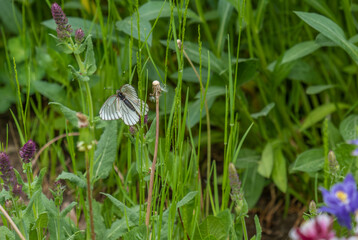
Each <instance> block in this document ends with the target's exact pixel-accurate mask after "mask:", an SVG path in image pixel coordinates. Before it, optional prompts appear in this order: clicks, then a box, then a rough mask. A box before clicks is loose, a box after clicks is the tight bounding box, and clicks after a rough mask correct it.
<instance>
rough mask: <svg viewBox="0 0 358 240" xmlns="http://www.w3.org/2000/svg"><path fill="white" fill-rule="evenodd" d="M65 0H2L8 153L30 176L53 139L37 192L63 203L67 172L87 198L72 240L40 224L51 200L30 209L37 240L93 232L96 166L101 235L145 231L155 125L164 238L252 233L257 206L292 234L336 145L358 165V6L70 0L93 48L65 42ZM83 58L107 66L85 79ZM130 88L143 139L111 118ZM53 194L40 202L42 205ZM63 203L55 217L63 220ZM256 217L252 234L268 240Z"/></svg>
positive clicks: (345, 165) (155, 230)
mask: <svg viewBox="0 0 358 240" xmlns="http://www.w3.org/2000/svg"><path fill="white" fill-rule="evenodd" d="M53 3H54V2H52V1H49V0H46V1H36V0H19V1H10V0H3V1H0V20H1V27H0V28H1V38H0V49H1V51H0V53H1V54H0V62H2V63H3V64H1V65H0V96H1V104H0V113H1V119H0V120H1V121H0V123H1V128H0V137H1V139H0V140H1V144H2V147H1V148H2V150H3V151H6V152H8V153H9V155H10V157H11V162H12V164H14V166H17V168H18V169H17V170H18V171H19V172H21V171H20V169H21V163H19V162H18V160H17V154H16V151H17V149H18V148H19V147H20V146H22V145H23V144H25V143H26V142H27V140H29V139H32V140H34V141H35V142H36V145H37V149H38V150H40V149H41V148H42V147H43V146H45V148H44V149H43V151H41V152H40V154H39V155H38V156H36V159H35V161H33V173H34V175H35V176H37V174H38V173H39V172H40V169H42V168H43V167H46V169H47V172H46V173H45V172H42V171H41V173H43V175H42V176H41V181H42V180H43V179H45V180H46V181H45V182H44V183H43V184H42V187H43V189H42V191H40V192H44V193H45V194H46V195H47V197H50V198H51V194H50V193H49V192H48V190H47V189H48V188H52V184H53V182H54V181H56V180H58V179H64V180H66V182H67V189H66V190H65V192H64V199H65V201H64V204H66V203H67V204H69V203H70V202H72V201H74V202H77V205H76V204H73V205H70V206H71V207H74V208H73V209H74V210H75V211H74V210H73V212H74V213H73V215H72V221H71V223H69V221H68V220H63V221H64V222H65V223H66V224H65V223H63V224H62V225H61V226H62V227H63V229H62V230H61V232H62V233H64V232H66V234H64V235H63V236H58V238H52V237H53V236H55V235H56V234H55V233H54V230H43V229H52V228H53V226H55V225H56V222H52V221H51V220H49V219H50V218H48V220H47V221H46V224H44V225H41V224H39V223H37V225H36V223H34V221H35V220H36V217H37V219H39V216H40V215H41V214H40V213H41V211H40V210H41V207H38V208H37V210H34V213H31V211H27V212H25V213H27V214H30V213H31V214H34V215H31V217H30V216H27V215H25V216H27V217H28V218H29V219H31V220H28V221H29V222H32V224H34V226H36V227H37V228H39V229H42V230H38V231H35V232H36V233H32V232H33V231H34V230H29V229H31V228H29V227H25V228H24V229H27V230H26V231H25V232H27V234H30V235H31V234H36V237H39V236H42V235H44V236H46V234H48V235H51V239H62V237H63V238H65V239H67V238H68V237H69V236H73V237H74V238H79V239H80V238H82V237H84V236H85V234H87V237H89V236H90V233H89V231H90V230H89V229H90V227H87V230H86V231H79V229H85V228H84V226H85V224H86V223H87V226H89V224H90V220H89V216H88V210H87V207H88V205H87V200H86V199H87V195H86V191H85V190H84V189H85V188H86V186H87V185H86V178H85V176H86V175H87V174H89V176H91V179H90V180H91V186H92V190H93V193H92V196H93V199H94V200H93V211H94V216H95V219H94V221H95V228H96V235H97V238H98V239H100V237H103V238H104V239H117V238H119V237H125V238H128V239H132V238H130V237H132V236H134V235H135V234H143V236H144V235H145V234H146V228H145V227H144V228H143V226H145V225H144V222H145V212H146V203H147V197H148V194H147V189H148V186H149V175H150V172H151V170H150V166H151V163H152V162H151V161H152V160H153V154H154V147H155V146H154V145H155V144H154V143H155V131H156V130H158V131H159V136H160V138H159V148H158V161H157V165H156V166H157V168H156V172H155V181H154V193H153V194H154V195H153V203H152V217H151V224H152V225H151V226H152V234H153V236H156V237H158V238H160V237H161V238H168V239H172V238H173V239H206V237H208V236H212V237H213V238H212V239H226V238H227V237H228V236H229V238H230V239H235V238H240V237H241V236H242V235H243V234H244V235H245V232H246V229H245V227H243V226H245V217H244V216H245V215H246V213H247V211H246V210H247V208H246V204H247V207H248V209H251V213H257V214H258V216H259V218H260V219H261V224H263V230H264V232H263V234H264V235H263V236H265V237H266V238H265V237H264V238H263V239H269V237H270V236H271V237H272V239H279V238H282V239H286V237H287V232H288V231H289V229H290V228H291V227H292V225H293V224H294V223H295V220H297V222H296V224H297V223H298V222H299V221H300V219H301V216H302V214H303V212H304V211H305V210H307V208H306V207H307V205H308V204H309V202H310V200H315V201H316V202H319V201H320V200H321V199H320V197H319V196H318V193H317V186H318V185H322V186H325V187H326V188H328V187H329V186H330V185H331V184H332V183H331V182H330V180H329V179H330V178H329V171H328V168H329V161H328V152H329V150H333V151H334V153H335V155H336V157H337V161H338V163H339V165H340V168H339V171H340V173H341V174H342V175H344V174H345V173H347V172H348V171H350V172H353V173H355V172H356V167H355V161H354V160H355V159H356V158H355V157H354V156H351V155H350V152H351V151H352V150H353V148H354V147H352V146H351V145H349V144H347V143H346V141H348V140H352V139H355V138H356V130H357V129H356V127H355V126H356V121H357V120H358V115H355V114H356V113H357V110H356V106H357V104H358V101H357V98H356V95H357V94H356V93H357V70H358V69H357V65H356V63H357V61H358V49H357V47H356V45H355V44H356V43H357V41H358V35H357V21H356V17H355V16H356V14H357V11H358V5H356V4H355V3H352V2H351V1H349V0H340V1H323V0H307V1H294V0H292V1H284V0H282V1H280V0H279V1H268V0H258V1H249V0H247V1H245V0H206V1H199V0H195V1H194V0H193V1H139V0H137V1H120V0H110V1H100V0H96V1H90V0H81V1H58V2H57V3H58V4H59V5H60V6H61V7H62V9H63V11H64V12H65V14H66V16H67V18H68V23H69V24H70V25H71V26H72V28H73V32H72V34H73V36H74V34H75V30H76V29H79V28H81V29H82V30H83V31H84V34H85V36H86V37H87V36H89V35H90V36H91V40H92V42H93V50H92V46H91V44H89V43H88V41H87V40H86V41H84V42H83V44H84V45H85V46H86V49H89V48H90V51H87V50H86V51H85V52H82V53H80V54H77V55H76V53H74V52H68V51H67V52H66V51H64V50H65V49H64V48H63V45H59V44H58V43H59V41H58V39H56V37H54V36H56V24H55V21H54V20H53V19H52V14H51V5H52V4H53ZM51 34H52V35H54V36H51ZM177 39H180V40H181V48H180V47H178V45H177ZM68 53H69V54H68ZM91 54H92V55H91ZM89 55H90V56H89ZM78 57H80V59H82V61H84V62H85V63H86V61H87V63H88V62H89V61H91V64H92V65H91V64H90V66H95V69H92V70H93V73H91V74H88V78H83V76H82V77H81V76H80V75H81V74H79V75H78V74H77V75H76V73H78V72H76V71H79V70H78V68H79V66H78V65H77V64H78V63H79V59H78ZM88 59H90V60H88ZM69 65H71V66H74V67H72V68H71V67H69ZM194 69H195V70H194ZM197 74H198V75H199V76H198V75H197ZM154 80H159V81H160V82H161V83H162V85H163V86H164V85H165V87H166V91H163V92H162V93H161V96H160V104H159V106H160V125H159V129H156V128H155V121H156V120H155V119H156V117H155V106H156V105H155V103H151V102H150V101H149V98H150V93H151V92H152V89H151V86H152V81H154ZM125 83H130V84H132V85H133V86H134V87H135V88H136V89H137V92H138V96H139V98H141V99H143V100H144V101H146V102H148V104H149V107H150V111H149V114H148V123H147V124H146V123H144V121H141V122H140V124H139V126H138V127H137V129H136V131H135V132H133V131H130V128H129V127H128V126H126V125H125V124H124V123H123V121H121V120H118V121H109V122H107V121H103V120H101V119H100V118H99V117H98V112H99V109H100V108H101V106H102V104H103V103H104V102H105V100H106V99H107V98H108V97H109V96H110V95H112V94H114V92H115V90H116V89H119V88H120V87H121V86H122V85H123V84H125ZM76 112H82V113H83V114H85V115H86V116H88V119H89V122H90V123H89V124H90V127H89V129H90V131H89V132H86V133H84V132H83V130H82V129H79V128H78V119H77V118H76ZM66 134H67V136H66ZM78 135H80V136H79V137H78ZM56 137H58V138H56ZM52 139H55V141H53V142H51V140H52ZM92 140H95V141H96V142H97V143H98V144H94V145H93V149H91V150H88V156H87V150H86V151H81V150H80V149H79V148H78V147H77V144H78V142H79V141H85V142H86V143H88V144H90V143H92ZM49 142H50V143H51V144H50V145H46V144H47V143H49ZM37 157H38V158H37ZM87 158H88V159H89V161H90V162H91V168H90V169H89V171H88V169H87V168H86V160H87ZM16 162H17V163H16ZM230 163H232V164H234V166H235V167H236V169H237V171H238V173H239V176H240V181H241V186H240V187H241V189H240V192H241V193H243V197H244V199H245V201H244V203H243V202H242V200H243V198H242V195H240V198H239V199H235V198H234V197H232V196H233V195H234V193H233V192H232V189H231V188H232V185H231V187H230V181H232V178H231V179H230V177H229V175H230V174H229V165H230ZM41 173H40V175H41ZM40 175H39V176H40ZM42 178H43V179H42ZM25 182H26V181H25ZM40 185H41V184H40ZM230 191H231V194H230ZM31 196H32V197H33V195H31ZM43 196H45V195H43V194H42V193H39V194H38V195H36V196H35V197H34V200H33V201H34V202H36V201H45V200H43ZM230 196H231V198H230ZM260 199H261V200H260ZM27 200H29V199H27ZM259 200H260V201H261V203H260V201H259ZM48 201H50V200H48ZM240 201H241V202H240ZM25 202H26V201H25ZM1 203H4V202H1ZM258 203H259V204H258ZM240 204H242V205H240ZM50 205H51V204H50V203H49V205H46V204H45V207H44V209H42V212H45V213H46V214H50V213H48V212H51V211H50V210H49V209H52V208H51V207H50ZM75 205H76V207H75ZM255 206H256V207H255ZM266 206H270V208H272V209H275V212H276V210H277V212H276V215H274V212H272V211H269V212H267V211H268V210H267V208H266V210H263V209H265V207H266ZM274 206H275V207H274ZM23 208H24V209H25V207H23ZM260 209H261V210H260ZM292 209H294V210H293V211H292ZM24 211H25V210H24ZM36 211H37V213H38V214H36ZM68 211H70V209H68ZM29 212H30V213H29ZM25 213H23V215H21V211H19V212H17V214H18V215H16V214H15V219H17V221H18V222H19V221H20V220H19V219H20V218H21V216H22V217H23V216H24V214H25ZM289 213H294V218H293V219H294V220H291V221H289V222H286V223H287V224H286V225H288V226H287V227H285V228H284V229H279V230H275V231H273V229H274V227H273V225H275V224H273V222H277V223H282V221H284V219H285V218H286V217H287V214H289ZM296 213H297V215H295V214H296ZM53 214H54V213H53ZM260 214H261V216H260ZM49 216H50V215H49ZM64 216H65V215H64ZM64 216H63V217H64ZM249 216H250V218H249V221H250V224H249V225H250V227H249V230H250V234H249V235H250V237H251V236H252V235H253V234H257V236H258V235H260V236H261V233H260V234H259V233H256V231H258V230H259V229H260V228H259V227H258V225H256V228H254V227H251V226H253V224H254V223H253V214H250V215H249ZM25 219H26V218H25ZM34 219H35V220H34ZM263 219H265V221H263ZM291 219H292V217H291ZM3 221H4V219H3ZM257 223H258V222H256V224H257ZM81 224H82V225H81ZM291 224H292V225H291ZM25 225H26V224H25ZM276 225H277V224H276ZM26 226H27V225H26ZM64 229H65V230H66V231H65V230H64ZM143 229H144V230H143ZM41 231H42V233H41V234H40V232H41ZM260 231H261V230H260ZM52 234H54V235H52ZM110 234H112V235H110ZM30 235H28V236H30ZM31 236H32V235H31ZM34 236H35V235H34ZM210 239H211V238H210Z"/></svg>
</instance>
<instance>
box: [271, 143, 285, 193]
mask: <svg viewBox="0 0 358 240" xmlns="http://www.w3.org/2000/svg"><path fill="white" fill-rule="evenodd" d="M274 159H275V161H274V166H273V170H272V180H273V182H274V183H275V184H276V186H277V187H278V189H280V190H281V191H282V192H283V193H286V191H287V172H286V159H285V157H284V155H283V153H282V150H281V148H276V149H275V151H274Z"/></svg>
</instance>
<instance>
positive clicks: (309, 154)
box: [290, 148, 324, 173]
mask: <svg viewBox="0 0 358 240" xmlns="http://www.w3.org/2000/svg"><path fill="white" fill-rule="evenodd" d="M323 164H324V151H323V149H322V148H313V149H310V150H307V151H305V152H303V153H301V154H300V155H298V157H297V158H296V160H295V162H294V163H293V165H292V167H291V170H290V171H291V172H293V171H301V172H308V173H312V172H317V171H319V170H321V169H322V167H323Z"/></svg>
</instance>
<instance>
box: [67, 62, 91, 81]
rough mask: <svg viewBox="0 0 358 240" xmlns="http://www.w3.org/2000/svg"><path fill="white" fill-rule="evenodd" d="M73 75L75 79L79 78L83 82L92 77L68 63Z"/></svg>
mask: <svg viewBox="0 0 358 240" xmlns="http://www.w3.org/2000/svg"><path fill="white" fill-rule="evenodd" d="M68 67H69V68H70V70H71V73H72V75H73V80H74V79H78V80H80V81H82V82H87V81H89V80H90V78H89V77H88V76H87V75H84V74H82V73H81V72H80V71H78V70H76V69H75V68H74V67H73V66H72V65H68Z"/></svg>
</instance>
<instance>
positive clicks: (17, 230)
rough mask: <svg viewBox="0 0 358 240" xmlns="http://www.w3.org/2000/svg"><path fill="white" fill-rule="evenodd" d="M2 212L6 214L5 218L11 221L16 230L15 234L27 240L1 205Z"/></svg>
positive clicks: (22, 239)
mask: <svg viewBox="0 0 358 240" xmlns="http://www.w3.org/2000/svg"><path fill="white" fill-rule="evenodd" d="M0 211H1V212H2V214H4V216H5V217H6V219H7V220H8V221H9V223H10V225H11V226H12V227H13V228H14V230H15V232H16V233H17V235H19V237H20V239H21V240H26V238H25V237H24V236H23V235H22V233H21V232H20V230H19V228H18V227H17V226H16V224H15V223H14V221H12V219H11V217H10V216H9V214H8V213H7V212H6V210H5V209H4V208H3V207H2V205H1V204H0Z"/></svg>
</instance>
